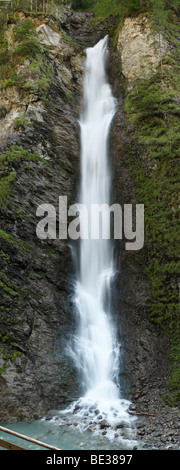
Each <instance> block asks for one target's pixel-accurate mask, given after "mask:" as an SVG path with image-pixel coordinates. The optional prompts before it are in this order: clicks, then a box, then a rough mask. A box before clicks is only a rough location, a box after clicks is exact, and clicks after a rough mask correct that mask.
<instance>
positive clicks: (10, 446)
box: [0, 426, 61, 450]
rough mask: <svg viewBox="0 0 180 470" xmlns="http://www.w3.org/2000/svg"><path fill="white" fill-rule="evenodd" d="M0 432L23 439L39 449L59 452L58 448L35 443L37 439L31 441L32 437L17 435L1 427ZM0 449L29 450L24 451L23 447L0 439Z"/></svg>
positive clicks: (38, 442) (39, 442) (43, 443)
mask: <svg viewBox="0 0 180 470" xmlns="http://www.w3.org/2000/svg"><path fill="white" fill-rule="evenodd" d="M0 431H2V432H6V433H8V434H10V435H12V436H15V437H18V438H20V439H24V440H25V441H28V442H31V443H32V444H36V445H37V446H40V447H45V448H46V449H51V450H61V449H59V447H54V446H51V445H49V444H46V443H45V442H41V441H37V439H33V438H32V437H28V436H24V435H23V434H19V433H18V432H16V431H12V430H11V429H8V428H4V427H3V426H0ZM0 447H3V448H4V449H7V450H29V449H25V448H24V447H21V446H19V445H16V444H12V442H9V441H6V440H4V439H0Z"/></svg>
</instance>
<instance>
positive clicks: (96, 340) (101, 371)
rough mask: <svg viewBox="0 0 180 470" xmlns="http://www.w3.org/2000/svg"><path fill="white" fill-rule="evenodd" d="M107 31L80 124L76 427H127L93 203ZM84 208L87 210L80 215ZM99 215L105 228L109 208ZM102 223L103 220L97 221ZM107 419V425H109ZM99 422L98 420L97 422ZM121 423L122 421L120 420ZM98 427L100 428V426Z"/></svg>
mask: <svg viewBox="0 0 180 470" xmlns="http://www.w3.org/2000/svg"><path fill="white" fill-rule="evenodd" d="M107 57H108V36H106V37H105V38H104V39H102V40H100V41H99V42H98V44H96V45H95V46H94V47H92V48H88V49H87V50H86V61H85V74H84V95H83V111H82V115H81V117H80V129H81V185H80V204H79V207H80V216H79V217H80V227H81V233H82V234H85V233H86V237H82V238H81V239H80V246H79V269H78V272H77V279H76V290H75V304H76V310H77V323H78V326H77V331H76V333H75V335H74V336H73V339H72V342H71V344H70V346H69V353H70V354H71V356H72V357H73V360H74V362H75V365H76V367H77V369H78V377H79V379H80V381H81V383H82V384H83V388H84V394H83V396H82V397H81V398H80V399H79V400H78V401H77V402H75V403H73V404H72V405H70V407H68V409H66V410H65V412H64V413H71V416H73V418H72V419H74V416H75V417H76V419H77V417H79V418H80V423H81V424H80V426H81V427H83V426H84V429H87V426H88V422H89V423H92V421H93V422H94V423H96V426H98V425H97V419H96V418H97V415H98V416H99V417H98V419H99V424H100V423H101V420H102V418H103V419H105V420H106V424H107V426H109V429H110V430H111V432H113V431H112V429H113V426H116V425H117V423H119V420H121V421H123V423H126V424H127V426H128V428H129V429H130V428H131V427H130V424H129V423H130V420H131V421H133V419H134V417H133V418H132V417H131V418H130V417H129V415H128V413H127V408H128V406H129V403H130V402H129V401H128V400H125V399H122V397H121V391H120V387H119V384H118V371H119V345H118V341H117V338H116V328H115V327H114V324H113V319H112V314H111V295H110V293H111V283H112V282H113V275H114V272H115V266H114V262H113V244H112V241H111V239H110V238H109V239H105V238H103V237H102V230H100V236H99V238H98V237H97V238H96V237H93V236H92V234H94V233H95V232H96V229H97V223H98V218H97V214H96V213H94V205H97V204H106V207H107V205H109V204H110V191H111V172H110V165H109V158H108V137H109V131H110V125H111V122H112V119H113V116H114V114H115V112H116V109H117V103H116V100H115V98H114V97H113V95H112V91H111V87H110V85H109V83H108V80H107V75H106V61H107ZM82 207H86V210H87V213H88V222H89V223H88V237H87V227H86V224H87V217H84V212H83V211H82V209H81V208H82ZM102 218H103V221H104V224H105V227H107V225H108V223H109V213H108V211H106V210H105V211H103V213H102ZM99 225H100V226H101V224H99ZM108 423H109V424H108ZM100 426H101V425H100ZM123 426H124V424H123ZM100 429H101V427H100Z"/></svg>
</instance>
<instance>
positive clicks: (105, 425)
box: [100, 421, 110, 429]
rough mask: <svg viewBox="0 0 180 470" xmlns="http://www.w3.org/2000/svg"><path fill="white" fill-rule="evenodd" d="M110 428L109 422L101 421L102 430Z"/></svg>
mask: <svg viewBox="0 0 180 470" xmlns="http://www.w3.org/2000/svg"><path fill="white" fill-rule="evenodd" d="M105 428H110V424H109V423H107V421H101V423H100V429H105Z"/></svg>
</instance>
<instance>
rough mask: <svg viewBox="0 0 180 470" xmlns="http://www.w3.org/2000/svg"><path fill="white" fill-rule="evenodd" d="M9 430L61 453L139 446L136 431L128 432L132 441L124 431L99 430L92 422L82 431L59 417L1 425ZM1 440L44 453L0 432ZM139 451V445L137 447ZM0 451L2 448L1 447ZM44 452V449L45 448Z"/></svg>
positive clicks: (25, 442)
mask: <svg viewBox="0 0 180 470" xmlns="http://www.w3.org/2000/svg"><path fill="white" fill-rule="evenodd" d="M0 425H1V426H4V427H6V428H8V429H11V430H13V431H16V432H18V433H20V434H24V435H26V436H28V437H31V438H34V439H37V440H39V441H41V442H44V443H47V444H50V445H52V446H55V447H58V448H60V449H61V450H102V449H103V450H111V449H112V450H121V449H122V450H126V449H133V447H135V446H138V443H137V441H136V439H135V430H134V431H132V430H130V432H131V434H132V438H131V436H130V435H128V434H127V430H126V429H123V430H122V429H112V428H110V429H108V432H107V435H103V432H104V433H105V432H106V431H105V430H103V429H102V430H101V431H99V429H96V427H95V423H93V426H92V429H89V428H88V429H83V427H81V423H80V422H78V421H77V422H76V420H74V422H73V423H72V422H71V421H68V420H66V421H64V420H63V419H61V416H58V415H57V416H55V417H54V418H53V419H41V420H37V421H32V422H28V423H27V422H19V423H0ZM0 438H3V439H5V440H7V441H9V442H11V443H14V444H17V445H19V446H22V447H23V448H26V449H28V450H40V449H41V450H43V447H40V446H37V445H35V444H32V443H29V442H28V441H25V440H22V439H20V438H17V437H15V436H11V435H9V434H7V433H4V432H2V431H0ZM138 448H139V446H138ZM0 449H2V448H0ZM44 450H47V449H44Z"/></svg>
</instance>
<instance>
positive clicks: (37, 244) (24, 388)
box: [0, 8, 166, 421]
mask: <svg viewBox="0 0 180 470" xmlns="http://www.w3.org/2000/svg"><path fill="white" fill-rule="evenodd" d="M20 17H21V20H22V21H23V20H24V19H25V15H24V14H21V15H20ZM56 17H58V19H59V21H60V22H61V26H62V25H63V30H62V29H61V28H59V26H58V23H57V21H56V20H55V19H54V18H53V17H52V18H49V17H48V18H43V20H40V19H39V18H33V19H31V20H32V21H33V24H34V25H35V27H36V31H37V34H38V38H39V40H40V44H41V59H42V62H41V64H40V68H39V67H37V64H36V66H35V64H34V63H32V61H31V60H30V59H27V58H26V59H25V60H24V62H21V64H20V65H17V67H16V72H17V75H19V76H21V77H22V78H23V87H20V86H17V85H15V84H14V85H12V86H7V87H6V88H4V89H2V90H1V108H0V117H1V133H2V136H1V159H2V164H1V168H0V169H1V171H2V177H3V181H6V184H5V188H6V190H5V189H4V192H5V196H6V203H5V202H4V200H3V203H2V207H1V216H2V217H1V218H2V223H1V230H0V239H1V248H2V251H1V257H0V263H1V269H2V282H1V284H0V285H1V289H2V315H1V336H0V339H1V359H0V367H1V375H0V387H1V410H0V420H1V421H12V420H30V419H34V418H38V417H41V416H43V415H44V414H45V412H46V411H47V410H48V409H51V408H61V407H64V406H65V405H66V404H67V403H68V402H70V401H72V400H73V399H75V398H76V397H78V396H79V394H80V393H81V385H80V384H79V383H78V376H77V373H76V371H75V369H74V366H73V363H72V360H71V359H70V358H69V357H68V355H67V354H66V346H67V342H68V340H70V338H71V334H72V332H73V330H74V328H75V327H76V319H75V311H74V305H73V289H74V287H73V263H72V258H71V251H70V248H69V245H68V242H67V243H66V241H64V240H59V238H58V216H57V239H56V240H50V239H48V240H39V239H38V238H37V236H36V224H37V222H38V219H37V217H36V209H37V207H38V206H39V205H40V204H42V203H50V204H53V205H54V206H55V207H56V209H57V215H58V198H59V196H61V195H67V197H68V205H70V204H72V203H73V202H77V194H78V183H79V174H80V168H79V153H80V148H79V126H78V122H77V119H78V117H79V112H80V105H81V96H82V71H83V61H84V44H85V43H89V44H92V45H93V44H94V43H95V42H96V41H97V40H98V39H100V37H101V36H103V35H104V32H103V31H104V29H103V27H102V28H99V29H98V32H97V31H94V32H93V31H92V29H88V24H89V21H90V15H89V14H86V13H73V14H72V11H71V10H69V8H68V9H65V10H64V11H63V12H61V16H60V17H59V13H58V12H56ZM123 28H124V29H123V30H122V31H121V33H120V35H119V46H118V50H117V52H116V53H114V51H111V57H110V70H111V73H110V75H111V77H110V79H111V83H112V86H113V91H114V95H115V96H116V98H117V99H118V103H119V106H118V111H117V114H116V116H115V119H114V123H113V127H112V134H111V141H110V147H111V152H110V153H111V158H112V177H113V185H112V187H113V189H112V199H113V201H114V202H118V203H120V204H122V205H123V204H124V203H131V202H135V195H134V187H133V183H132V179H131V177H130V173H129V169H128V166H127V163H126V159H127V157H128V152H129V134H128V128H127V125H126V122H125V116H124V111H123V103H124V95H123V84H121V82H120V78H119V77H120V61H121V57H120V50H121V52H122V66H123V72H124V75H125V76H126V77H127V78H128V79H129V80H131V79H133V77H134V76H137V75H138V74H139V73H141V71H142V70H144V66H143V65H142V62H141V61H140V55H141V45H142V42H143V44H146V50H145V52H143V54H146V56H147V55H148V57H149V59H148V58H146V60H147V61H148V60H149V62H148V63H149V64H151V65H153V66H155V65H156V60H157V61H158V60H159V59H157V56H156V58H155V55H154V53H153V52H152V51H154V49H153V48H154V46H152V40H150V42H148V39H147V35H148V30H147V24H146V20H145V19H144V18H141V20H139V22H136V25H135V24H134V20H132V19H127V20H126V22H125V24H124V27H123ZM134 28H135V31H136V34H135V37H134V38H133V44H135V45H136V46H135V49H136V56H134V54H133V51H134V46H133V47H132V48H131V47H130V48H129V46H128V41H129V39H128V38H129V37H130V36H131V39H132V35H131V32H132V30H133V31H134ZM65 31H66V32H65ZM12 32H13V26H11V27H10V28H9V30H8V33H7V37H8V41H11V37H12ZM67 33H68V34H70V35H71V37H69V36H68V35H67ZM72 38H73V39H72ZM78 38H79V41H80V42H82V44H81V45H80V44H77V43H76V42H75V41H76V40H78ZM144 41H145V42H144ZM127 47H128V49H129V54H127V53H126V52H127ZM165 47H166V45H165V44H164V48H165ZM150 51H151V52H150ZM130 63H131V67H130ZM139 64H140V65H139ZM146 65H147V64H146ZM25 84H26V86H24V85H25ZM12 146H13V147H12ZM9 175H11V176H9ZM7 178H10V179H8V180H6V179H7ZM12 178H13V181H12ZM116 253H117V265H118V275H117V278H116V282H115V283H114V287H113V292H112V301H113V312H114V317H115V320H116V323H117V328H118V331H119V337H120V341H121V344H122V363H121V371H120V379H121V383H122V388H123V393H125V394H126V396H131V397H133V398H138V397H140V398H141V397H142V396H144V395H145V394H146V393H147V392H148V393H151V387H153V386H154V385H155V383H156V384H157V387H158V380H160V382H161V373H162V372H163V367H164V366H163V364H164V363H162V361H161V358H162V346H163V341H162V340H161V339H160V337H159V336H158V334H157V332H156V330H155V329H154V327H153V326H152V325H151V324H150V323H149V320H148V298H149V292H148V284H147V281H146V279H145V276H144V271H143V269H141V268H140V267H138V265H137V263H136V258H135V254H128V253H125V251H124V250H123V244H121V245H120V244H118V245H117V247H116ZM130 280H131V281H130ZM160 371H161V373H160ZM162 375H163V374H162ZM148 397H149V395H147V399H148Z"/></svg>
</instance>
